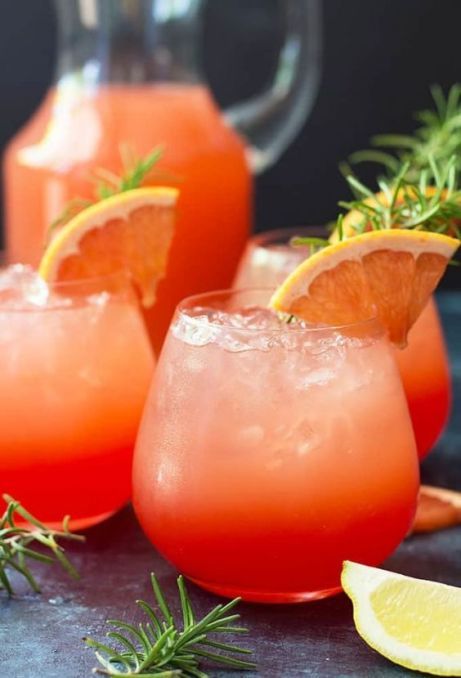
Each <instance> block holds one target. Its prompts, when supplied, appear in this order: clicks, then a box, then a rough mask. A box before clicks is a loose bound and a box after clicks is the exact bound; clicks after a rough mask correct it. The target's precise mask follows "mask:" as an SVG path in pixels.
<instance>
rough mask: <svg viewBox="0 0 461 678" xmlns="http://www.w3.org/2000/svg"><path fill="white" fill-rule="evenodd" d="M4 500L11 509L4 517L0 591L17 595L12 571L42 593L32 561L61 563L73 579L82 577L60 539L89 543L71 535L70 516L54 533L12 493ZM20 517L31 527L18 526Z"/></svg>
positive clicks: (0, 528)
mask: <svg viewBox="0 0 461 678" xmlns="http://www.w3.org/2000/svg"><path fill="white" fill-rule="evenodd" d="M3 500H4V501H5V502H6V504H7V507H6V509H5V512H4V514H3V516H1V518H0V589H4V590H6V592H7V593H8V595H13V593H14V590H13V585H12V583H11V578H10V570H13V571H16V572H18V573H19V574H20V575H22V576H23V577H24V578H25V579H26V580H27V582H28V583H29V584H30V586H31V588H32V589H33V590H34V591H35V592H37V593H38V592H40V587H39V585H38V582H37V580H36V579H35V577H34V575H33V574H32V571H31V569H30V567H29V563H28V560H37V561H39V562H42V563H49V564H50V563H53V562H58V563H59V564H60V565H61V566H62V567H63V568H64V570H65V571H66V572H67V573H68V574H69V575H70V576H71V577H74V578H78V576H79V575H78V572H77V570H76V569H75V567H74V566H73V565H72V563H71V562H70V560H69V559H68V558H67V557H66V555H65V553H64V549H63V548H62V546H61V545H60V544H59V543H58V541H59V540H60V539H72V540H74V541H84V540H85V537H83V536H81V535H78V534H73V533H72V532H70V530H69V517H68V516H66V517H65V518H64V520H63V525H62V530H61V531H59V530H52V529H49V528H48V527H46V525H44V524H43V523H41V522H40V521H39V520H37V518H35V517H34V516H33V515H31V514H30V513H29V512H28V511H26V509H25V508H24V507H23V506H22V505H21V503H20V502H19V501H16V500H15V499H13V498H12V497H10V496H9V495H8V494H4V495H3ZM18 518H20V519H21V520H22V521H25V522H26V523H28V524H29V525H30V527H18V525H16V521H17V519H18ZM39 544H40V545H41V546H42V547H45V549H48V554H45V553H43V552H42V551H37V550H35V548H33V546H35V545H39ZM50 552H51V554H50Z"/></svg>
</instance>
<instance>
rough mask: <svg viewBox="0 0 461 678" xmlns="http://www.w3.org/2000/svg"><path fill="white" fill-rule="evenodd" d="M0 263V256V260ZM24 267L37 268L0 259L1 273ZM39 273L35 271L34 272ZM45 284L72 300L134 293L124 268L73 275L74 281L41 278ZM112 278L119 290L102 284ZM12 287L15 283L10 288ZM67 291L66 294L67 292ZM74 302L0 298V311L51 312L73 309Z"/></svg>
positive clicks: (131, 294)
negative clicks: (85, 275) (79, 275)
mask: <svg viewBox="0 0 461 678" xmlns="http://www.w3.org/2000/svg"><path fill="white" fill-rule="evenodd" d="M0 262H1V259H0ZM15 265H18V266H24V267H26V269H30V270H31V271H32V272H33V273H37V269H35V268H33V267H32V266H29V265H28V264H22V263H19V262H18V263H17V264H8V263H3V262H1V264H0V272H1V271H2V270H4V269H5V268H8V267H9V266H15ZM37 275H38V273H37ZM42 280H43V282H44V283H45V284H46V286H47V289H48V291H49V293H51V294H53V293H58V294H61V295H62V296H63V298H66V297H67V298H69V299H72V300H74V301H75V299H78V300H79V301H80V302H81V303H80V304H79V306H81V304H82V302H85V301H86V303H87V304H90V303H91V302H90V298H91V297H94V296H96V295H98V294H107V295H109V297H110V298H111V299H117V298H120V297H122V296H126V295H127V294H128V295H129V297H126V298H127V299H128V298H131V297H132V296H133V300H134V298H135V292H134V288H133V283H132V280H131V277H130V274H129V271H128V270H127V269H123V268H121V269H117V270H116V271H111V272H108V273H100V274H95V275H89V276H87V277H83V278H76V279H73V280H51V281H47V280H44V279H42ZM111 281H113V283H114V285H115V284H116V283H117V282H118V283H119V287H118V289H117V288H116V287H115V286H114V287H112V288H111V287H110V286H109V287H105V286H104V285H103V283H104V282H109V283H110V282H111ZM121 282H123V286H120V283H121ZM11 289H12V290H14V289H15V288H14V286H12V287H11ZM66 293H67V294H66ZM75 307H76V304H75V303H74V304H64V303H63V304H60V303H51V304H50V303H43V304H40V303H34V302H33V301H30V300H28V299H27V298H26V296H25V295H23V296H21V298H19V299H16V300H14V299H13V300H5V301H1V300H0V313H1V314H2V315H4V314H8V313H46V312H47V313H52V312H53V311H60V312H62V311H71V310H72V309H75Z"/></svg>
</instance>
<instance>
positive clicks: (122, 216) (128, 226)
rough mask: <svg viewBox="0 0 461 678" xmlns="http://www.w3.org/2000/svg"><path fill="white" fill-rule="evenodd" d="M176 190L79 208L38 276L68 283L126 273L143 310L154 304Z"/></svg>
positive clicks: (129, 194)
mask: <svg viewBox="0 0 461 678" xmlns="http://www.w3.org/2000/svg"><path fill="white" fill-rule="evenodd" d="M177 197H178V191H177V190H176V189H174V188H165V187H148V188H137V189H133V190H131V191H126V192H124V193H120V194H117V195H114V196H112V197H110V198H107V199H105V200H102V201H101V202H98V203H96V204H94V205H92V206H91V207H87V208H86V209H83V210H82V211H81V212H80V213H79V214H77V215H76V216H75V217H73V218H72V219H71V220H70V221H68V222H67V223H66V224H65V226H63V227H62V228H61V230H60V231H59V232H58V233H57V235H56V236H55V237H54V239H53V240H52V241H51V242H50V244H49V245H48V247H47V248H46V250H45V253H44V255H43V257H42V260H41V262H40V266H39V274H40V275H41V276H42V278H44V279H45V280H47V281H48V282H66V281H75V280H83V279H87V278H93V277H97V276H100V275H109V274H111V273H116V272H119V271H121V270H125V271H127V272H128V273H129V275H130V277H131V279H132V281H133V283H134V285H135V287H136V288H137V290H138V292H139V294H140V297H141V301H142V303H143V305H144V306H152V304H153V303H154V302H155V291H156V288H157V284H158V282H159V280H160V279H161V278H162V277H164V275H165V272H166V266H167V261H168V251H169V248H170V245H171V241H172V239H173V234H174V224H175V205H176V201H177Z"/></svg>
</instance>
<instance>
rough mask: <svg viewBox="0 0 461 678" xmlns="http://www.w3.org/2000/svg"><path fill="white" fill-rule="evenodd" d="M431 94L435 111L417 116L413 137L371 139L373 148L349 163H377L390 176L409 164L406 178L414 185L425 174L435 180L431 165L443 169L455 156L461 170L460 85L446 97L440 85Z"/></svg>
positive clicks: (420, 113) (351, 157)
mask: <svg viewBox="0 0 461 678" xmlns="http://www.w3.org/2000/svg"><path fill="white" fill-rule="evenodd" d="M431 94H432V99H433V101H434V107H433V108H432V109H428V110H423V111H419V112H417V113H416V114H415V116H414V117H415V119H416V120H417V121H418V122H419V123H420V124H419V127H417V129H416V130H415V131H414V133H413V134H412V135H405V134H379V135H376V136H374V137H372V139H371V144H372V146H373V147H374V148H372V149H369V150H363V151H357V152H356V153H353V154H352V155H351V156H350V158H349V160H350V161H351V162H352V163H358V162H377V163H379V164H381V165H383V166H384V168H385V169H386V171H387V173H388V174H391V175H395V174H397V172H398V171H399V168H400V167H401V166H402V164H404V163H407V165H408V166H407V171H406V175H405V178H406V179H407V180H408V181H414V182H415V181H418V180H419V175H420V173H421V172H422V171H425V172H427V175H428V178H429V179H431V178H433V175H432V161H435V162H436V163H437V165H438V166H439V167H443V166H445V165H446V164H447V163H448V162H450V158H452V157H453V156H454V157H455V159H456V160H455V161H456V167H457V169H461V84H458V83H457V84H455V85H453V86H452V87H451V88H450V90H449V91H448V93H447V94H446V95H445V94H444V92H443V90H442V88H441V87H440V85H434V86H433V87H431Z"/></svg>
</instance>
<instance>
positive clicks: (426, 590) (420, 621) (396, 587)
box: [341, 561, 461, 676]
mask: <svg viewBox="0 0 461 678" xmlns="http://www.w3.org/2000/svg"><path fill="white" fill-rule="evenodd" d="M341 584H342V586H343V589H344V591H345V592H346V593H347V595H348V596H349V598H350V599H351V600H352V603H353V606H354V622H355V626H356V629H357V631H358V632H359V634H360V635H361V636H362V638H363V639H364V640H365V642H366V643H368V645H370V646H371V647H372V648H374V649H375V650H377V651H378V652H379V653H380V654H382V655H384V656H385V657H387V659H390V660H391V661H393V662H395V663H396V664H400V665H401V666H405V667H406V668H408V669H413V670H417V671H425V672H427V673H432V674H435V675H438V676H461V589H459V588H456V587H455V586H447V585H445V584H439V583H436V582H432V581H426V580H423V579H414V578H413V577H405V576H403V575H401V574H395V573H393V572H387V571H385V570H380V569H377V568H375V567H367V566H365V565H359V564H358V563H353V562H350V561H346V562H345V563H344V565H343V571H342V575H341Z"/></svg>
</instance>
